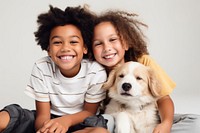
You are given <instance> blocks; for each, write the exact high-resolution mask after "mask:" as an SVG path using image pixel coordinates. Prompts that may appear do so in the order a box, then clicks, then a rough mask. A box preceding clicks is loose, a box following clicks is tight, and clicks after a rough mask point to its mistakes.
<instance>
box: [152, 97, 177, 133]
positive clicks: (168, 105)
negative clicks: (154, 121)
mask: <svg viewBox="0 0 200 133" xmlns="http://www.w3.org/2000/svg"><path fill="white" fill-rule="evenodd" d="M157 104H158V110H159V113H160V118H161V123H160V124H158V126H157V127H156V128H155V129H154V132H153V133H159V132H161V133H170V131H171V127H172V124H173V119H174V104H173V101H172V99H171V98H170V96H169V95H167V96H164V97H162V98H160V99H159V100H158V101H157Z"/></svg>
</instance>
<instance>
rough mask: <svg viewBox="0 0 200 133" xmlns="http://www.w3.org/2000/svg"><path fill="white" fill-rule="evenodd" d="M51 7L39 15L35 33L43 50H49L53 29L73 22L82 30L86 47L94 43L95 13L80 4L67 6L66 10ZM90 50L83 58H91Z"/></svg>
mask: <svg viewBox="0 0 200 133" xmlns="http://www.w3.org/2000/svg"><path fill="white" fill-rule="evenodd" d="M49 7H50V9H49V11H48V12H47V13H42V14H40V15H39V16H38V19H37V23H38V25H39V27H38V30H37V31H36V32H35V33H34V34H35V37H36V38H35V40H36V41H37V44H38V45H40V46H41V49H42V50H46V51H48V47H49V37H50V34H51V31H52V29H53V28H54V27H56V26H64V25H66V24H72V25H74V26H76V27H77V28H78V29H79V30H80V31H81V34H82V37H83V41H84V45H85V47H86V48H88V46H89V45H92V36H93V28H94V22H93V21H94V18H95V17H96V16H95V14H93V13H92V12H90V11H89V10H88V9H86V8H85V7H83V8H82V7H80V6H78V7H67V8H66V9H65V10H64V11H63V10H61V9H59V8H56V7H52V6H51V5H50V6H49ZM89 52H90V51H88V54H87V55H84V57H83V58H89V57H90V56H91V53H89Z"/></svg>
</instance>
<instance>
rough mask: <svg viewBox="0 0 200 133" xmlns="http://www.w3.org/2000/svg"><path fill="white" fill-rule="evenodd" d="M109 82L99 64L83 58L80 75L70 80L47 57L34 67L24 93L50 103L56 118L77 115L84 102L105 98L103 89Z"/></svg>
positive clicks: (98, 100)
mask: <svg viewBox="0 0 200 133" xmlns="http://www.w3.org/2000/svg"><path fill="white" fill-rule="evenodd" d="M106 79H107V75H106V72H105V69H104V68H103V67H102V66H101V65H100V64H98V63H97V62H94V61H89V60H85V59H83V60H82V62H81V69H80V71H79V73H78V74H77V75H76V76H75V77H72V78H67V77H64V76H63V75H62V74H61V72H60V70H59V68H58V67H57V66H56V65H55V63H54V62H53V61H52V60H51V58H50V57H44V58H42V59H40V60H38V61H37V62H36V63H35V64H34V66H33V70H32V74H31V77H30V82H29V84H28V85H27V87H26V89H25V93H26V94H27V95H29V96H30V97H32V98H34V99H35V100H37V101H40V102H51V113H52V114H54V115H59V116H61V115H65V114H74V113H77V112H80V111H82V110H83V104H84V101H86V102H89V103H96V102H100V101H102V100H103V99H104V98H105V91H104V90H102V89H101V87H102V85H103V83H104V82H105V81H106Z"/></svg>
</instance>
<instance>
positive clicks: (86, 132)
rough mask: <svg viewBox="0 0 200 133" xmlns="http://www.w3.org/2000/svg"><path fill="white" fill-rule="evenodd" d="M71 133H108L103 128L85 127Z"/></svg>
mask: <svg viewBox="0 0 200 133" xmlns="http://www.w3.org/2000/svg"><path fill="white" fill-rule="evenodd" d="M73 133H109V131H108V130H106V129H105V128H103V127H87V128H85V129H83V130H79V131H76V132H73Z"/></svg>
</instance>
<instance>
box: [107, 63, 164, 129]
mask: <svg viewBox="0 0 200 133" xmlns="http://www.w3.org/2000/svg"><path fill="white" fill-rule="evenodd" d="M103 88H104V89H106V90H108V96H109V97H110V98H111V100H110V102H109V103H108V105H106V108H105V113H106V114H111V115H112V116H113V117H114V119H115V133H152V131H153V129H154V128H155V126H156V125H157V124H158V123H159V120H160V119H159V115H158V110H157V104H156V101H157V99H158V98H160V97H161V95H160V91H161V84H160V82H159V81H158V79H156V76H155V74H154V73H153V71H152V70H151V69H150V68H149V67H146V66H144V65H142V64H140V63H138V62H133V61H130V62H127V63H125V64H124V65H121V66H118V67H117V68H115V69H114V70H112V71H111V72H110V74H109V77H108V81H107V82H106V83H105V84H104V85H103Z"/></svg>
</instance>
